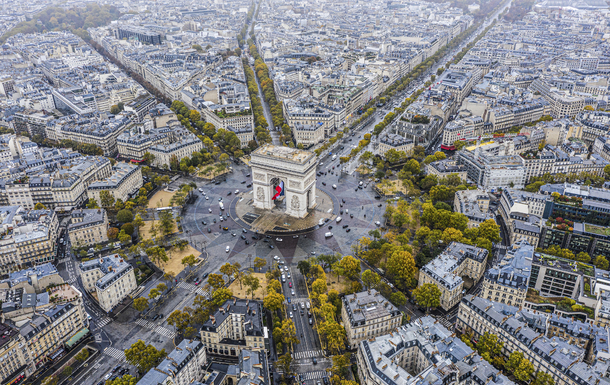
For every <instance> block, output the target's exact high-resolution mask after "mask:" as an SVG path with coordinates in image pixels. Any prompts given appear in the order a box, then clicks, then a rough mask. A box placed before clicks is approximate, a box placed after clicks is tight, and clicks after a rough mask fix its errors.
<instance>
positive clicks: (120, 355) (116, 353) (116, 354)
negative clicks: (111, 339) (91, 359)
mask: <svg viewBox="0 0 610 385" xmlns="http://www.w3.org/2000/svg"><path fill="white" fill-rule="evenodd" d="M104 354H105V355H107V356H110V357H112V358H115V359H117V360H119V361H125V352H123V351H122V350H119V349H116V348H113V347H112V346H109V347H107V348H106V349H104Z"/></svg>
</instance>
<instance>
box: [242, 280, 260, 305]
mask: <svg viewBox="0 0 610 385" xmlns="http://www.w3.org/2000/svg"><path fill="white" fill-rule="evenodd" d="M243 280H244V285H246V287H247V288H248V290H247V293H248V294H250V295H251V296H252V297H251V298H252V299H254V293H255V292H256V291H257V290H258V289H259V288H260V287H261V281H260V280H259V279H258V278H256V277H255V276H254V275H253V274H248V275H246V276H245V277H244V278H243Z"/></svg>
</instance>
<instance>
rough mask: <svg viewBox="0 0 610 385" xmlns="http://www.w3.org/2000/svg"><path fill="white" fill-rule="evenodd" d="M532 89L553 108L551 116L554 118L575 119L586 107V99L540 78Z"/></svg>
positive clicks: (535, 81)
mask: <svg viewBox="0 0 610 385" xmlns="http://www.w3.org/2000/svg"><path fill="white" fill-rule="evenodd" d="M530 89H531V90H532V91H534V92H535V91H538V92H540V94H541V95H542V97H543V98H545V99H546V100H547V101H548V102H549V104H550V106H551V111H552V112H551V115H552V116H553V117H554V118H565V117H570V118H571V117H574V116H575V115H576V114H578V113H579V112H581V111H582V110H583V108H584V107H585V98H584V97H582V96H579V95H573V94H571V93H570V92H569V91H568V90H561V89H558V88H557V87H554V86H552V85H551V84H550V83H549V82H548V81H546V80H545V79H542V78H538V79H536V80H534V82H532V84H531V86H530Z"/></svg>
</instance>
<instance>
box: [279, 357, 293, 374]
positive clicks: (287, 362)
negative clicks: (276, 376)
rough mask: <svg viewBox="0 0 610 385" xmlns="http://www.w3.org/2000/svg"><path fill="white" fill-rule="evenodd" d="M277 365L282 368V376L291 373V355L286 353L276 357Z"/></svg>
mask: <svg viewBox="0 0 610 385" xmlns="http://www.w3.org/2000/svg"><path fill="white" fill-rule="evenodd" d="M276 362H277V366H278V367H279V368H280V369H282V376H283V377H284V378H288V377H290V376H291V375H292V372H293V370H292V356H291V355H290V353H286V354H284V355H282V356H279V357H278V358H277V361H276Z"/></svg>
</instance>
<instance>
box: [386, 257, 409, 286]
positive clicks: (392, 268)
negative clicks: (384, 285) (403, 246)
mask: <svg viewBox="0 0 610 385" xmlns="http://www.w3.org/2000/svg"><path fill="white" fill-rule="evenodd" d="M386 268H387V272H388V274H389V275H390V276H391V277H392V278H393V279H394V283H395V285H397V286H398V287H399V288H401V289H406V288H408V287H410V286H411V283H412V282H413V275H414V274H415V271H416V267H415V260H414V259H413V256H412V255H411V253H409V252H408V251H404V250H397V251H395V252H394V253H392V255H391V256H390V258H388V262H387V265H386Z"/></svg>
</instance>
